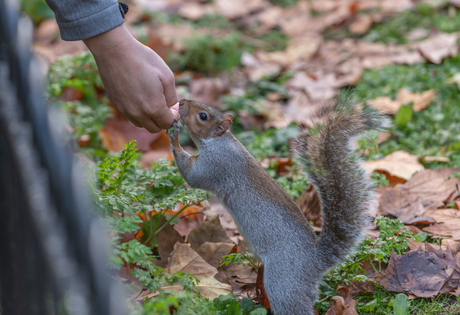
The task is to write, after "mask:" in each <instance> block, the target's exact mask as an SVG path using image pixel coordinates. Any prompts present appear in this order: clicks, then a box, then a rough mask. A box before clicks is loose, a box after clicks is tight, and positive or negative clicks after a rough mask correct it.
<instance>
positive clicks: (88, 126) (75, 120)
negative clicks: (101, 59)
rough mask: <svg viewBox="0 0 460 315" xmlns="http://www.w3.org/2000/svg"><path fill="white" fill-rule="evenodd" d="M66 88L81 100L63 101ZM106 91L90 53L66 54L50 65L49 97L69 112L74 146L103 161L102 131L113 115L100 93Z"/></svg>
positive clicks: (56, 104) (106, 100)
mask: <svg viewBox="0 0 460 315" xmlns="http://www.w3.org/2000/svg"><path fill="white" fill-rule="evenodd" d="M66 88H67V89H71V91H78V92H79V93H80V95H79V97H78V98H79V100H74V101H68V102H63V101H60V98H61V96H62V94H63V92H64V91H65V89H66ZM102 89H103V85H102V80H101V77H100V76H99V72H98V71H97V67H96V62H95V61H94V58H93V56H92V55H91V54H90V53H89V52H85V53H82V54H80V55H77V56H71V55H64V56H62V57H59V58H58V59H57V60H56V62H54V63H53V64H52V65H51V66H50V69H49V72H48V85H47V88H46V94H47V96H48V98H49V99H50V101H51V102H52V104H54V105H55V106H57V107H59V108H62V109H64V110H65V111H66V112H67V113H68V117H69V125H70V127H71V130H72V131H71V134H70V136H71V138H72V139H73V140H74V143H77V144H80V146H79V147H77V146H75V148H76V149H79V150H81V151H82V152H83V153H85V154H87V155H88V156H90V157H93V158H95V159H100V158H101V157H103V156H105V154H106V152H107V151H106V150H105V149H104V148H103V147H102V141H101V138H100V137H99V134H98V131H99V130H100V129H102V128H103V126H104V124H105V121H106V119H107V118H109V117H110V116H111V114H112V110H111V108H110V107H108V106H107V103H108V99H107V97H104V96H101V95H100V93H98V91H101V90H102ZM78 92H77V93H76V94H78Z"/></svg>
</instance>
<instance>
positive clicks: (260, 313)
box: [249, 307, 267, 315]
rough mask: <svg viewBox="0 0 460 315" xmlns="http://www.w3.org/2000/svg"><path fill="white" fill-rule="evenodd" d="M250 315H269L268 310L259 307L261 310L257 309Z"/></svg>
mask: <svg viewBox="0 0 460 315" xmlns="http://www.w3.org/2000/svg"><path fill="white" fill-rule="evenodd" d="M249 315H267V309H265V308H262V307H259V308H257V309H255V310H253V311H251V313H249Z"/></svg>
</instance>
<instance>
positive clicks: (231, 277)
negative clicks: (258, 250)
mask: <svg viewBox="0 0 460 315" xmlns="http://www.w3.org/2000/svg"><path fill="white" fill-rule="evenodd" d="M219 270H221V271H222V272H223V273H222V274H221V275H222V276H223V278H224V279H225V282H227V283H229V284H230V285H231V286H232V287H233V290H234V291H240V290H241V289H243V288H244V287H247V286H248V285H255V284H256V280H257V270H255V269H254V268H252V267H251V266H249V265H248V266H244V265H235V264H233V263H230V264H229V265H228V266H222V267H219Z"/></svg>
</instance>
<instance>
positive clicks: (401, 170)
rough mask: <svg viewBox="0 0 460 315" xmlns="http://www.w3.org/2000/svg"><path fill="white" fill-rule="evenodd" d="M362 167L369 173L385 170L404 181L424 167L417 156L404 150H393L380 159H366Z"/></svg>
mask: <svg viewBox="0 0 460 315" xmlns="http://www.w3.org/2000/svg"><path fill="white" fill-rule="evenodd" d="M363 167H364V169H365V170H366V171H367V172H368V173H369V174H371V173H372V172H374V171H385V172H388V173H389V174H390V175H391V176H395V177H398V178H402V179H404V180H406V181H407V180H409V179H411V177H412V175H414V174H415V173H416V172H418V171H421V170H423V169H424V167H423V165H422V164H421V163H420V162H419V161H418V157H416V156H415V155H411V154H410V153H408V152H405V151H396V152H393V153H391V154H388V155H387V156H385V157H384V158H382V159H380V160H375V161H366V162H365V163H364V166H363Z"/></svg>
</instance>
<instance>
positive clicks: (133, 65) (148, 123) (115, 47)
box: [84, 24, 178, 133]
mask: <svg viewBox="0 0 460 315" xmlns="http://www.w3.org/2000/svg"><path fill="white" fill-rule="evenodd" d="M84 43H85V44H86V46H87V47H88V48H89V50H90V51H91V53H92V54H93V56H94V59H95V60H96V64H97V67H98V70H99V73H100V75H101V79H102V82H103V83H104V87H105V89H106V91H107V94H108V97H109V99H110V101H111V102H112V104H113V105H115V107H117V108H118V110H119V111H120V112H121V113H122V114H123V115H124V116H126V118H128V119H129V120H130V121H131V122H132V123H133V124H134V125H136V126H137V127H144V128H145V129H147V130H148V131H150V132H151V133H156V132H159V131H160V130H161V129H168V128H171V126H172V124H173V121H174V117H173V114H175V115H176V119H177V118H178V117H177V114H178V112H177V108H178V99H177V94H176V89H175V82H174V74H173V73H172V71H171V69H169V67H168V66H167V65H166V63H165V62H164V61H163V59H161V57H160V56H158V55H157V54H156V53H155V52H154V51H153V50H152V49H150V48H149V47H147V46H145V45H143V44H141V43H140V42H138V41H137V40H136V39H135V38H134V37H133V36H132V35H131V34H130V33H129V31H128V30H127V29H126V27H125V26H124V25H123V24H122V25H120V26H117V27H116V28H114V29H112V30H110V31H108V32H106V33H103V34H100V35H98V36H95V37H92V38H89V39H86V40H84ZM173 105H176V106H174V107H173V109H172V110H170V109H169V107H172V106H173ZM175 108H176V110H175V111H174V109H175Z"/></svg>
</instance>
